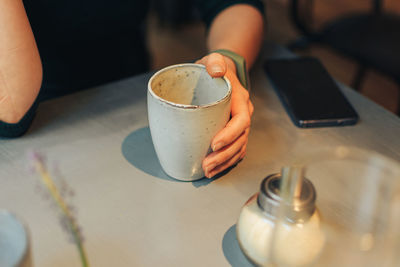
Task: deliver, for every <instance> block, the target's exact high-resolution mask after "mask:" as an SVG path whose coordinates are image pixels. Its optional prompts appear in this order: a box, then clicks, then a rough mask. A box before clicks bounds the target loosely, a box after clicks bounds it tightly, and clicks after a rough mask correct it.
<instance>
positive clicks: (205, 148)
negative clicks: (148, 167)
mask: <svg viewBox="0 0 400 267" xmlns="http://www.w3.org/2000/svg"><path fill="white" fill-rule="evenodd" d="M231 94H232V89H231V84H230V82H229V81H228V80H227V79H226V78H212V77H211V76H210V75H209V74H208V73H207V71H206V69H205V67H204V66H203V65H200V64H179V65H173V66H169V67H166V68H164V69H162V70H160V71H158V72H156V73H155V74H154V75H153V76H152V77H151V78H150V80H149V83H148V91H147V108H148V117H149V125H150V132H151V137H152V140H153V144H154V148H155V151H156V153H157V156H158V159H159V161H160V164H161V166H162V168H163V169H164V171H165V172H166V173H167V174H168V175H169V176H171V177H173V178H175V179H178V180H182V181H194V180H197V179H200V178H202V177H204V172H203V169H202V166H201V164H202V161H203V159H204V158H205V157H206V156H207V154H208V153H209V152H210V151H211V148H210V144H211V140H212V138H213V137H214V136H215V135H216V133H217V132H218V131H220V130H221V129H222V128H223V127H224V126H225V125H226V123H227V122H228V120H229V116H230V105H231Z"/></svg>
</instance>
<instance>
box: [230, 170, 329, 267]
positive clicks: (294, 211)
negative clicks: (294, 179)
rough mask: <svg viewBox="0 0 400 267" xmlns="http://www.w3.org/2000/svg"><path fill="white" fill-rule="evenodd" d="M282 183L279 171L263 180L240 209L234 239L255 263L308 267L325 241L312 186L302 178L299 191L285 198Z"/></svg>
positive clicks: (260, 264)
mask: <svg viewBox="0 0 400 267" xmlns="http://www.w3.org/2000/svg"><path fill="white" fill-rule="evenodd" d="M281 183H282V179H281V175H280V174H273V175H269V176H268V177H266V178H265V179H264V180H263V181H262V183H261V187H260V191H259V192H258V193H256V194H254V195H253V196H252V197H251V198H250V199H249V200H248V201H247V202H246V204H245V205H244V206H243V208H242V210H241V213H240V216H239V220H238V223H237V228H236V229H237V239H238V241H239V245H240V248H241V249H242V251H243V252H244V254H245V255H246V257H247V258H248V259H249V260H250V261H252V262H253V263H254V264H256V265H258V266H266V265H269V264H275V265H278V266H307V265H310V264H311V263H312V262H314V260H315V259H316V258H317V256H318V255H319V253H320V251H321V250H322V248H323V246H324V241H325V238H324V235H323V232H322V230H321V227H320V215H319V212H318V210H317V208H316V205H315V200H316V192H315V188H314V186H313V184H312V183H311V182H310V181H309V180H308V179H306V178H302V179H301V181H300V183H301V192H300V193H299V195H298V196H297V197H294V198H292V199H291V200H289V201H288V199H284V198H282V194H281ZM281 204H282V205H281Z"/></svg>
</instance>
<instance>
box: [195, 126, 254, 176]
mask: <svg viewBox="0 0 400 267" xmlns="http://www.w3.org/2000/svg"><path fill="white" fill-rule="evenodd" d="M248 133H249V131H248V130H246V131H244V132H243V134H242V135H241V136H240V137H239V138H238V139H237V140H235V142H233V143H231V144H229V145H227V146H225V147H224V148H223V149H220V150H218V151H217V152H212V153H210V154H209V155H208V156H207V157H206V158H205V159H204V160H203V169H204V171H205V172H206V173H208V172H210V171H211V170H213V169H214V168H215V167H216V166H218V165H221V164H222V163H224V162H226V161H227V160H229V159H230V158H232V157H233V156H234V155H235V154H237V153H238V151H240V150H241V149H242V148H243V147H244V146H245V145H246V143H247V140H248Z"/></svg>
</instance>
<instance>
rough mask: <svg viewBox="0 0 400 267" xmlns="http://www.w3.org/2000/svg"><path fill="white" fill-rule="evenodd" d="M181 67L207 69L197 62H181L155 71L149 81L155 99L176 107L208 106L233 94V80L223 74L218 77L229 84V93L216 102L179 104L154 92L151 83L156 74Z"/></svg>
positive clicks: (148, 87)
mask: <svg viewBox="0 0 400 267" xmlns="http://www.w3.org/2000/svg"><path fill="white" fill-rule="evenodd" d="M181 67H195V68H202V69H206V66H204V65H202V64H197V63H181V64H174V65H170V66H167V67H165V68H162V69H160V70H158V71H157V72H155V73H154V74H153V75H152V76H151V78H150V80H149V82H148V83H147V91H148V92H149V93H150V94H151V96H152V97H153V98H155V99H157V100H159V101H161V102H163V103H165V104H168V105H170V106H173V107H175V108H183V109H198V108H208V107H212V106H215V105H217V104H219V103H221V102H225V101H228V100H229V98H230V96H231V95H232V85H231V82H230V81H229V79H228V78H226V77H225V76H223V77H218V78H221V79H223V80H224V81H225V83H226V85H227V86H228V90H227V93H226V94H225V95H224V97H222V98H221V99H219V100H217V101H214V102H211V103H209V104H206V105H190V104H179V103H175V102H171V101H168V100H165V99H164V98H161V97H159V96H158V95H156V94H155V93H154V91H153V89H152V88H151V83H152V81H153V80H154V78H155V77H156V76H158V75H159V74H161V73H163V72H166V71H168V70H170V69H173V68H181Z"/></svg>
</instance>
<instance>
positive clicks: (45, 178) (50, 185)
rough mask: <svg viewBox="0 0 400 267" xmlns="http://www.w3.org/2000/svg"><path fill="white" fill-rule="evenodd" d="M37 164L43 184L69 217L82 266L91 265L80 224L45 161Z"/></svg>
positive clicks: (69, 224) (68, 221)
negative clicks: (78, 224) (48, 170)
mask: <svg viewBox="0 0 400 267" xmlns="http://www.w3.org/2000/svg"><path fill="white" fill-rule="evenodd" d="M35 165H36V169H37V171H38V172H39V174H40V176H41V178H42V182H43V184H44V185H45V186H46V187H47V189H48V190H49V192H50V194H51V196H52V197H53V199H54V200H55V202H56V203H57V205H58V206H59V207H60V209H61V211H62V212H63V213H64V215H65V216H66V218H67V223H68V226H69V228H70V229H71V231H72V235H73V238H74V241H75V244H76V245H77V246H78V251H79V255H80V258H81V262H82V266H83V267H89V262H88V260H87V257H86V252H85V248H84V246H83V244H82V243H83V242H82V239H81V236H80V234H79V229H78V226H77V224H76V223H75V220H74V218H73V216H72V214H71V212H70V210H69V209H68V206H67V205H66V204H65V202H64V200H63V198H62V197H61V194H60V192H59V190H58V188H57V186H56V185H55V184H54V182H53V180H52V179H51V177H50V174H49V173H48V172H47V170H46V168H45V166H44V165H43V163H42V162H41V161H40V160H35Z"/></svg>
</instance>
